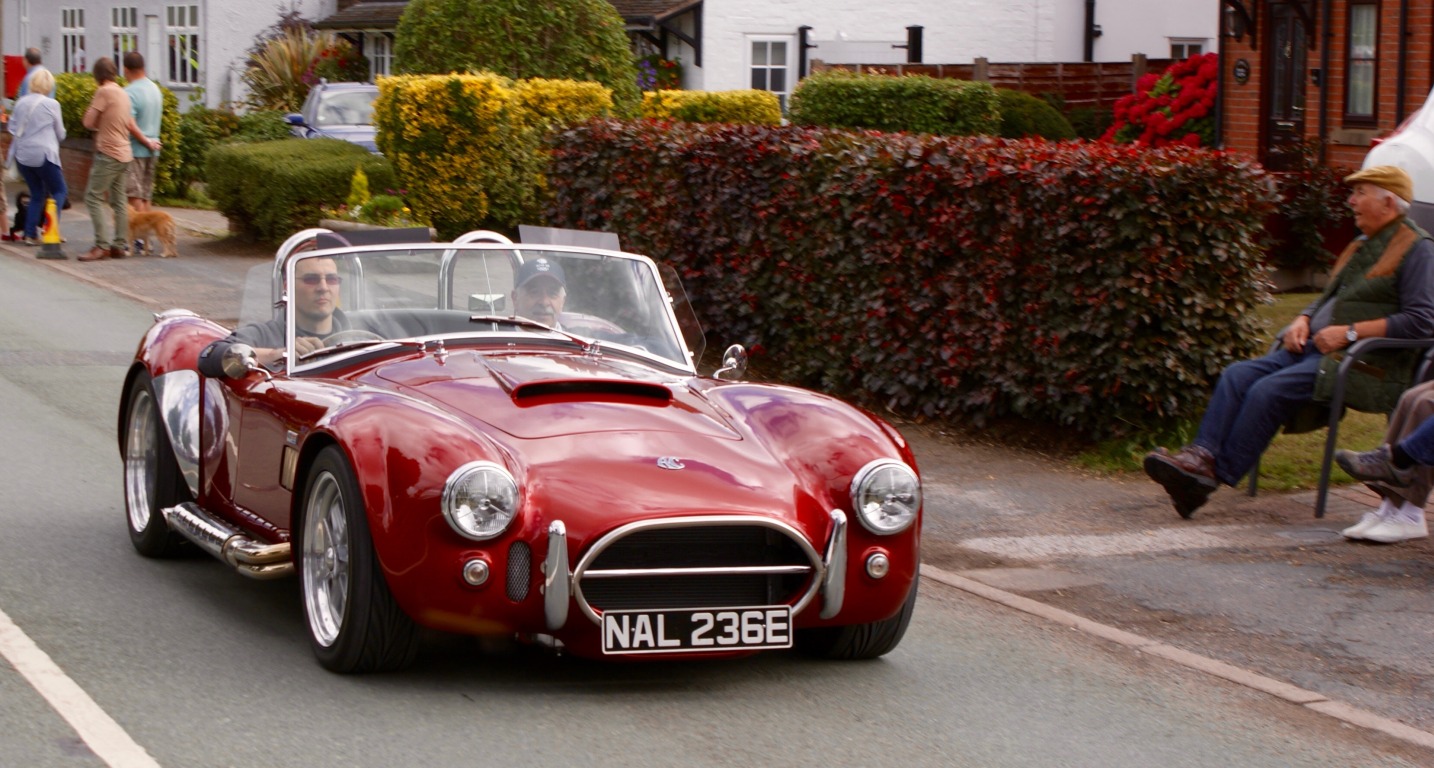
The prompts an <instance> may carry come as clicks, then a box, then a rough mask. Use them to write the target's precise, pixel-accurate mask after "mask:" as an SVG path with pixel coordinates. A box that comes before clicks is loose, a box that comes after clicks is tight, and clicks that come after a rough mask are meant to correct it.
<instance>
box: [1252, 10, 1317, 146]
mask: <svg viewBox="0 0 1434 768" xmlns="http://www.w3.org/2000/svg"><path fill="white" fill-rule="evenodd" d="M1265 30H1266V32H1265V46H1266V47H1265V52H1266V53H1265V55H1266V56H1267V57H1268V59H1269V61H1268V63H1267V65H1266V67H1265V73H1266V82H1265V86H1264V94H1265V99H1264V102H1265V103H1264V105H1263V107H1264V108H1263V110H1262V112H1263V114H1264V130H1263V131H1262V132H1261V133H1262V136H1263V139H1264V140H1263V141H1262V142H1261V146H1262V152H1261V157H1260V161H1261V162H1262V163H1264V165H1265V167H1266V168H1268V169H1270V170H1272V171H1285V170H1290V169H1291V168H1292V167H1293V165H1294V163H1295V156H1296V155H1297V154H1298V152H1299V145H1300V143H1301V142H1302V141H1303V140H1304V135H1305V72H1306V69H1305V66H1306V61H1307V59H1306V55H1307V50H1306V46H1307V44H1308V40H1309V38H1308V37H1307V36H1306V30H1305V23H1304V19H1303V18H1302V17H1301V16H1300V14H1299V12H1298V11H1296V10H1295V8H1294V6H1293V5H1292V4H1290V3H1281V2H1274V3H1270V5H1269V21H1268V22H1267V23H1266V24H1265Z"/></svg>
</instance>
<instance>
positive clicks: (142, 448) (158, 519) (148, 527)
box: [124, 372, 191, 557]
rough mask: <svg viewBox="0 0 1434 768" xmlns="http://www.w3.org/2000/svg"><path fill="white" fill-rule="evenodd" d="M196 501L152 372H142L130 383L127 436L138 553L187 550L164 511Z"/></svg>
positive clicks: (127, 494) (128, 503)
mask: <svg viewBox="0 0 1434 768" xmlns="http://www.w3.org/2000/svg"><path fill="white" fill-rule="evenodd" d="M190 498H191V497H190V494H189V488H188V486H186V485H185V484H184V477H183V476H182V475H181V474H180V471H179V462H177V461H175V458H174V450H173V449H172V448H171V447H170V444H169V435H168V434H167V433H166V432H165V431H164V424H163V420H162V418H161V417H160V413H159V405H158V403H157V401H156V399H155V396H154V387H153V386H152V384H151V382H150V377H149V374H148V373H146V372H140V373H139V374H138V375H136V376H135V377H134V382H133V383H131V384H130V389H129V410H128V412H127V414H126V417H125V436H124V506H125V517H126V519H127V522H128V523H129V525H128V527H129V540H130V543H131V544H133V545H134V548H135V550H136V551H137V552H139V553H140V554H141V555H144V556H145V557H172V556H173V555H175V554H178V553H179V552H181V551H183V549H184V539H183V537H181V536H180V535H179V534H177V533H175V532H173V531H171V530H169V524H168V523H166V522H165V520H164V512H163V510H164V508H165V507H172V506H174V505H176V504H179V503H180V502H183V501H189V500H190Z"/></svg>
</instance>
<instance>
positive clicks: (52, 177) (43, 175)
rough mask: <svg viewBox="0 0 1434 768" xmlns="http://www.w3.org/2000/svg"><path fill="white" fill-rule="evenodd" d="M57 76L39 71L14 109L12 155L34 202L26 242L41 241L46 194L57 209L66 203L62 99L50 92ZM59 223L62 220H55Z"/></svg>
mask: <svg viewBox="0 0 1434 768" xmlns="http://www.w3.org/2000/svg"><path fill="white" fill-rule="evenodd" d="M54 87H55V76H54V75H52V74H50V71H49V70H45V69H41V70H37V71H36V72H35V76H34V78H33V79H31V81H30V92H29V93H27V94H25V96H24V97H23V98H21V99H20V100H19V101H17V102H15V109H14V110H12V111H11V113H10V129H9V130H10V133H12V134H14V135H15V139H14V141H12V142H10V157H9V158H8V159H9V160H13V161H14V162H15V164H16V165H17V166H19V168H20V176H21V177H23V178H24V179H25V184H27V185H28V186H29V187H30V205H29V206H27V207H26V209H25V244H26V245H39V244H40V239H39V234H38V227H39V225H40V217H41V216H42V215H43V214H44V212H45V198H47V197H49V198H54V200H55V210H56V211H59V210H60V209H61V208H64V207H65V194H66V189H65V174H64V173H63V172H62V171H61V170H60V142H61V141H64V140H65V123H64V121H63V120H62V119H61V118H60V102H58V101H55V100H54V99H52V98H50V97H49V96H47V95H46V94H48V93H50V92H51V91H52V90H54ZM55 225H56V226H59V222H58V221H57V222H55Z"/></svg>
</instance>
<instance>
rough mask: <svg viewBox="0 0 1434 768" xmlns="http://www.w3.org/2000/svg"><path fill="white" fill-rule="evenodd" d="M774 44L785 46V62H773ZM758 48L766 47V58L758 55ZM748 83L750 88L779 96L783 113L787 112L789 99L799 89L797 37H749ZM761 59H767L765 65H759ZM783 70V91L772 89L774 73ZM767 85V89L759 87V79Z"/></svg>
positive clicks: (747, 57) (747, 56)
mask: <svg viewBox="0 0 1434 768" xmlns="http://www.w3.org/2000/svg"><path fill="white" fill-rule="evenodd" d="M774 43H781V44H783V45H784V46H785V54H786V55H785V57H784V58H785V61H783V62H781V63H780V64H777V63H773V62H772V61H771V54H772V47H773V44H774ZM758 46H763V47H765V49H766V50H765V51H764V53H765V56H763V57H758V56H757V55H756V53H757V50H758ZM745 58H746V68H747V82H748V84H749V85H750V87H752V88H754V89H757V90H763V91H771V92H772V93H775V94H777V99H778V100H780V101H781V103H782V113H783V114H786V111H787V98H788V97H789V96H791V95H792V90H793V89H795V88H796V87H797V83H796V79H797V78H796V73H797V37H796V35H748V36H747V52H746V57H745ZM759 58H765V59H766V61H765V63H761V64H759V63H757V61H758V59H759ZM776 70H781V71H782V72H783V83H782V89H781V90H777V89H775V88H772V87H770V85H771V80H772V77H771V75H772V72H774V71H776ZM759 73H761V75H760V79H761V81H762V82H763V83H765V87H759V84H758V79H759Z"/></svg>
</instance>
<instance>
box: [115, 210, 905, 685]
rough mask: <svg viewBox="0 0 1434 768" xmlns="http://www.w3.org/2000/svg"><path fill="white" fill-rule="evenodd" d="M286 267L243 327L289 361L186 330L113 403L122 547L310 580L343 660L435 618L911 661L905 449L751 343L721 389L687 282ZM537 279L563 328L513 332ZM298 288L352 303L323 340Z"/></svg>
mask: <svg viewBox="0 0 1434 768" xmlns="http://www.w3.org/2000/svg"><path fill="white" fill-rule="evenodd" d="M263 269H264V272H265V276H264V279H263V280H262V281H260V282H261V285H262V286H263V288H262V290H263V291H264V292H265V294H266V295H265V296H263V298H262V299H260V300H257V301H254V300H252V299H251V300H249V301H246V306H249V307H251V309H250V310H248V314H251V315H252V314H255V310H253V309H252V308H253V307H260V308H261V309H260V310H258V312H259V315H258V317H257V318H255V319H258V320H269V321H270V323H271V324H272V325H271V328H273V329H276V330H275V332H276V333H279V334H280V338H282V339H283V340H284V341H285V347H284V350H283V351H282V357H281V358H280V359H279V360H278V361H277V362H275V363H272V364H267V365H261V364H260V363H261V354H260V352H256V350H255V344H254V343H250V344H245V343H242V339H229V340H228V341H229V343H227V344H226V343H221V344H220V345H219V346H217V347H212V348H211V346H210V345H211V344H212V343H213V342H216V341H220V342H224V341H225V340H226V337H229V336H230V333H231V332H230V329H228V328H225V327H221V326H220V325H217V324H215V323H213V322H210V321H208V320H205V319H203V318H201V317H199V316H197V315H195V314H194V313H192V312H188V311H185V310H170V311H167V312H164V313H161V314H160V315H158V316H157V317H156V323H155V324H154V326H153V327H151V328H150V329H149V330H148V332H147V333H146V334H145V336H144V339H143V340H142V341H141V343H140V345H139V349H138V352H137V353H136V355H135V360H134V364H133V366H132V368H131V369H130V371H129V373H128V375H127V377H126V380H125V384H124V390H123V394H122V397H121V402H120V409H119V442H120V452H121V455H122V457H123V460H124V489H125V505H126V511H127V517H128V526H129V532H130V538H131V540H132V542H133V544H134V546H135V548H136V549H137V550H138V551H139V552H140V554H142V555H145V556H148V557H163V556H168V555H170V554H173V553H175V552H176V551H179V550H182V549H186V548H188V549H192V548H193V546H195V545H197V546H198V547H199V548H201V549H203V550H204V551H206V552H208V553H209V554H212V555H214V556H215V557H217V558H219V559H220V560H221V561H223V562H225V563H227V564H229V565H230V566H231V567H233V568H235V569H236V570H238V571H239V572H240V573H241V574H244V575H247V576H251V577H256V578H273V577H279V576H284V575H286V574H290V573H293V572H294V571H297V574H298V577H299V582H300V591H301V593H302V596H303V606H304V612H305V615H306V618H307V625H308V630H309V634H310V637H311V640H312V646H313V650H314V652H315V654H316V655H317V657H318V660H319V662H320V663H321V664H322V665H323V666H324V667H326V668H328V669H331V670H334V671H337V672H361V671H372V670H383V669H394V668H398V667H401V666H403V665H404V664H406V663H407V662H409V661H410V660H411V659H412V658H413V656H414V654H415V652H416V649H417V645H418V637H419V632H418V628H419V627H420V626H422V627H428V628H434V629H438V630H444V631H448V632H456V633H467V634H472V635H489V636H508V637H516V638H519V639H522V640H526V641H531V642H536V643H543V644H546V645H548V646H551V647H555V648H563V649H567V650H568V651H570V652H573V653H577V654H582V655H587V656H595V657H602V656H617V657H640V656H644V655H648V654H668V655H675V656H678V657H682V656H690V657H698V656H724V655H734V654H741V653H750V652H753V651H755V650H759V649H769V648H789V647H796V648H797V649H799V650H803V651H806V652H809V653H812V654H816V655H820V656H826V657H832V658H872V657H876V656H880V655H882V654H885V653H887V652H888V651H890V650H892V649H893V648H895V647H896V646H897V644H898V643H899V642H900V640H901V637H902V635H903V633H904V632H905V630H906V626H907V623H908V622H909V620H910V618H911V614H912V608H913V606H914V604H915V601H916V586H917V569H918V563H919V556H920V529H921V515H922V512H921V487H920V480H919V477H918V474H917V470H916V465H915V462H914V460H913V458H912V454H911V451H910V449H909V447H908V446H907V444H906V442H905V441H904V440H903V439H902V437H901V435H900V434H899V433H898V432H897V431H896V430H895V429H893V428H892V427H891V426H890V425H888V424H887V423H885V422H884V421H882V420H881V419H879V418H877V417H876V416H874V415H872V414H870V413H867V412H865V411H862V410H860V409H857V408H854V407H851V406H849V405H846V404H844V403H842V402H839V401H837V400H835V399H833V398H831V397H827V396H824V395H821V394H817V393H813V392H809V391H805V390H801V389H796V388H792V387H787V386H778V385H772V384H763V383H754V382H744V381H742V380H741V377H742V375H743V370H744V369H745V366H746V356H745V353H744V352H743V350H742V349H741V347H740V346H736V345H734V346H733V347H731V348H729V349H728V350H727V353H726V354H725V355H724V360H723V365H722V367H721V368H720V369H719V370H717V371H716V372H715V373H714V374H713V375H711V376H703V375H699V374H698V371H697V361H698V360H699V359H700V350H701V347H700V339H701V332H700V329H698V328H697V327H696V326H695V324H694V322H695V318H693V317H692V315H691V309H690V307H688V306H687V304H686V299H685V295H684V294H683V292H682V290H681V287H680V285H678V284H677V283H676V282H675V275H674V274H672V271H671V270H670V269H669V268H665V267H663V268H659V266H658V265H656V264H655V263H654V262H653V261H651V260H650V259H648V258H646V257H644V256H638V255H633V254H630V253H623V252H620V251H617V250H605V249H598V248H585V247H576V246H562V245H532V244H514V243H512V242H510V241H508V240H507V239H506V238H503V237H502V236H500V235H494V234H492V233H470V235H465V236H464V237H462V238H458V240H457V241H455V242H452V243H427V242H407V243H399V244H377V245H352V244H349V243H348V242H347V241H345V240H344V239H343V238H342V237H338V236H335V235H334V234H333V233H328V232H326V231H324V230H308V231H305V232H302V233H299V234H297V235H295V236H294V237H293V238H290V240H289V241H288V242H287V243H285V244H284V246H283V247H282V248H281V249H280V250H279V251H278V253H277V255H276V257H275V260H274V262H273V264H272V265H264V267H263ZM536 272H543V273H547V275H546V276H547V277H548V278H550V279H551V278H553V277H556V283H558V284H561V286H562V288H563V291H562V292H561V293H563V294H564V296H563V299H564V301H563V305H562V306H561V307H558V308H557V309H559V310H560V311H561V314H559V315H557V317H556V319H553V318H549V322H548V323H546V324H545V323H540V322H536V321H534V320H533V319H530V318H529V317H527V316H523V315H517V314H515V312H514V310H515V309H516V308H517V307H516V304H517V302H518V300H519V297H520V287H522V288H523V289H524V290H526V286H527V279H528V278H524V282H523V283H522V284H521V286H520V285H515V281H516V280H517V279H518V278H519V277H520V276H522V275H530V276H531V275H533V274H535V273H536ZM310 273H313V274H310ZM252 282H253V281H252V280H251V283H252ZM537 285H539V287H541V285H542V284H537ZM548 285H549V286H550V287H549V290H550V292H553V293H556V292H557V291H556V289H555V288H552V287H551V286H552V285H554V283H548ZM295 286H297V287H299V288H303V289H305V290H307V291H308V293H305V294H303V295H304V296H309V297H313V296H315V295H320V296H321V295H322V294H328V298H327V299H326V301H327V302H328V304H329V305H330V306H331V307H333V308H337V311H334V310H333V309H332V308H330V309H329V310H328V312H329V317H330V318H331V319H332V320H334V322H335V323H336V324H335V326H334V332H333V333H332V334H331V335H329V336H327V337H326V338H324V339H323V340H322V341H323V345H324V346H322V347H318V345H317V343H312V342H311V343H310V344H302V343H301V340H303V339H304V338H305V336H304V332H303V331H302V330H300V331H297V332H296V326H297V327H299V328H300V329H302V328H315V327H320V326H319V325H318V324H315V322H314V319H313V313H314V312H315V310H314V308H313V307H306V306H301V303H302V302H301V301H300V293H299V292H298V291H296V290H291V288H290V287H295ZM305 300H308V299H305ZM549 308H550V309H552V307H549ZM271 312H272V313H273V317H272V318H269V317H266V316H265V314H266V313H271ZM319 314H322V312H319ZM242 319H243V317H241V320H242ZM340 320H341V321H342V322H341V323H340V322H339V321H340ZM241 336H242V334H241ZM689 340H692V343H689ZM311 347H317V348H311ZM206 349H209V350H210V352H209V354H212V355H217V356H219V359H218V360H217V361H215V360H211V359H210V358H209V357H207V356H206V358H205V361H206V363H207V364H208V365H210V366H214V365H217V366H218V372H217V373H215V372H213V371H210V370H208V369H205V373H201V372H200V370H201V369H204V368H205V367H204V366H202V365H201V364H200V355H201V353H203V352H204V350H206ZM301 349H306V350H307V351H306V352H304V353H300V351H299V350H301ZM206 374H212V375H206ZM669 657H671V656H669Z"/></svg>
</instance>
